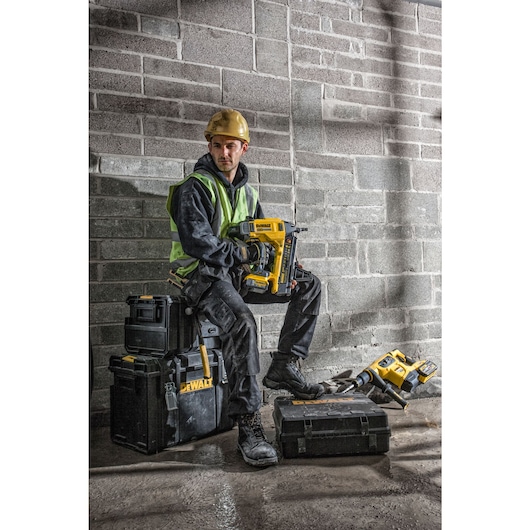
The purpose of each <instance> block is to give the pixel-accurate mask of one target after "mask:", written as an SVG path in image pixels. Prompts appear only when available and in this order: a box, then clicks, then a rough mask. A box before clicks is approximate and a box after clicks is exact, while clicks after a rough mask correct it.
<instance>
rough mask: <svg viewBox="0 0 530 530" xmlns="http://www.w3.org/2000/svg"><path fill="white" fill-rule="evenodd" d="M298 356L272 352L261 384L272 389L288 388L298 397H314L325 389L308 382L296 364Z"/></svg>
mask: <svg viewBox="0 0 530 530" xmlns="http://www.w3.org/2000/svg"><path fill="white" fill-rule="evenodd" d="M297 363H298V357H297V356H296V355H289V354H285V353H278V352H275V353H273V354H272V363H271V365H270V367H269V370H268V372H267V374H266V375H265V377H264V378H263V384H264V385H265V386H266V387H267V388H272V389H274V390H280V389H281V390H288V391H289V392H291V394H293V395H294V396H295V397H297V398H298V399H316V398H317V397H319V396H321V395H322V394H323V393H324V391H325V389H324V387H323V386H322V385H319V384H318V383H317V384H311V383H308V382H307V381H306V380H305V378H304V376H303V375H302V372H300V370H299V368H298V366H297Z"/></svg>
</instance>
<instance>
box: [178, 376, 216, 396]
mask: <svg viewBox="0 0 530 530" xmlns="http://www.w3.org/2000/svg"><path fill="white" fill-rule="evenodd" d="M207 388H213V378H211V377H210V378H206V377H204V378H203V379H195V380H194V381H187V382H186V383H180V392H181V393H182V394H185V393H186V392H196V391H197V390H205V389H207Z"/></svg>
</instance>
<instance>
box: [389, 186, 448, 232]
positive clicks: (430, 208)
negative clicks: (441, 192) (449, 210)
mask: <svg viewBox="0 0 530 530" xmlns="http://www.w3.org/2000/svg"><path fill="white" fill-rule="evenodd" d="M439 220H440V219H439V208H438V196H437V195H435V194H433V193H415V192H389V193H388V194H387V222H388V223H391V224H402V225H404V224H412V225H426V224H433V225H434V224H438V223H439Z"/></svg>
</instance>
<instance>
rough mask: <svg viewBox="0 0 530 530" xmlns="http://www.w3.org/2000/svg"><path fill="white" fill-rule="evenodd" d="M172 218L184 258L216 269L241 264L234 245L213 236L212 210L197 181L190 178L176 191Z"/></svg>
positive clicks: (203, 188)
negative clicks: (192, 259) (188, 257)
mask: <svg viewBox="0 0 530 530" xmlns="http://www.w3.org/2000/svg"><path fill="white" fill-rule="evenodd" d="M171 216H172V217H173V219H174V220H175V223H176V224H177V228H178V231H179V236H180V241H181V243H182V248H183V249H184V252H186V254H188V255H190V256H192V257H194V258H198V259H200V260H202V261H204V262H205V263H206V264H208V265H213V266H215V267H223V268H225V267H226V268H231V267H233V266H235V265H239V264H241V263H243V256H242V254H241V250H240V249H239V247H238V246H237V244H235V243H234V242H233V241H231V240H230V239H221V238H219V237H217V236H216V235H215V234H214V233H213V231H212V222H213V216H214V207H213V204H212V201H211V198H210V192H209V191H208V190H207V189H206V188H205V186H204V185H203V184H202V183H201V182H199V181H198V180H197V179H195V178H190V179H188V180H187V181H186V182H185V183H183V184H182V185H181V186H179V187H178V188H177V190H176V191H175V193H174V195H173V200H172V203H171Z"/></svg>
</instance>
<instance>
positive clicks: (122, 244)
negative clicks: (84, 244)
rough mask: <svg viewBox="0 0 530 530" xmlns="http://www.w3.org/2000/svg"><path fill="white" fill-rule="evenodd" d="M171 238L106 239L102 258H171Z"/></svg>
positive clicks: (102, 244)
mask: <svg viewBox="0 0 530 530" xmlns="http://www.w3.org/2000/svg"><path fill="white" fill-rule="evenodd" d="M170 250H171V240H170V239H166V240H164V239H162V240H145V239H140V240H129V241H122V240H110V239H109V240H104V241H102V242H101V258H102V259H104V260H166V259H168V258H169V252H170Z"/></svg>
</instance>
